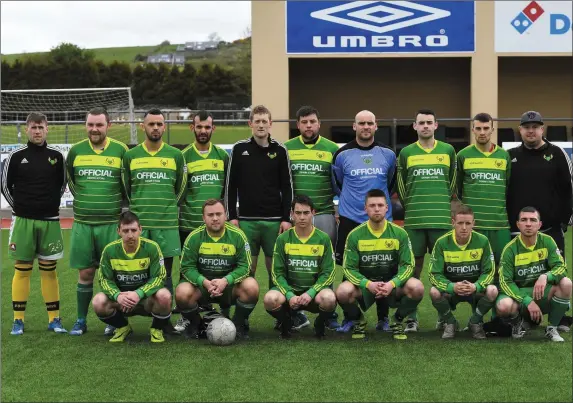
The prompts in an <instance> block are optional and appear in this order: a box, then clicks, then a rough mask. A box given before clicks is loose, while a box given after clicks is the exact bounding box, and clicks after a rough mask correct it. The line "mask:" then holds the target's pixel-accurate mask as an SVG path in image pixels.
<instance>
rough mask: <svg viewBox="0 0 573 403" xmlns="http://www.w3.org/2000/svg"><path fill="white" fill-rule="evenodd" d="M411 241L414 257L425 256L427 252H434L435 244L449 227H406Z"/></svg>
mask: <svg viewBox="0 0 573 403" xmlns="http://www.w3.org/2000/svg"><path fill="white" fill-rule="evenodd" d="M404 229H405V230H406V233H407V234H408V237H409V238H410V242H411V243H412V252H413V253H414V257H424V255H425V254H426V252H427V253H432V250H433V249H434V245H435V243H436V241H437V240H438V238H439V237H441V236H442V235H444V234H445V233H446V232H448V231H450V230H449V229H438V228H425V229H413V228H404Z"/></svg>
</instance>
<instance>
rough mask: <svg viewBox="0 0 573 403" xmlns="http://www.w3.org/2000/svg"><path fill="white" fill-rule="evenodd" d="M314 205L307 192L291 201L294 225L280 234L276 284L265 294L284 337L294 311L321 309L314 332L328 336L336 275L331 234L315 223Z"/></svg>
mask: <svg viewBox="0 0 573 403" xmlns="http://www.w3.org/2000/svg"><path fill="white" fill-rule="evenodd" d="M314 214H315V209H314V205H313V202H312V200H311V199H310V198H309V197H308V196H295V197H294V199H293V202H292V217H293V221H294V227H293V228H290V229H289V230H287V231H285V232H283V233H282V234H280V235H279V237H278V238H277V242H276V244H275V250H274V254H273V268H272V276H273V283H274V284H275V286H274V287H273V288H271V289H270V290H269V291H268V292H267V293H266V295H265V300H264V303H265V309H266V310H267V312H268V313H269V314H271V315H272V316H273V317H274V318H275V319H276V320H277V321H278V322H279V323H280V324H281V337H283V338H288V337H290V331H291V325H292V321H291V312H293V311H294V312H296V311H298V310H303V309H305V310H307V311H311V312H315V313H318V317H317V318H316V320H315V321H314V332H315V335H316V336H317V337H319V338H322V337H324V336H325V334H324V330H325V328H326V322H327V321H328V320H329V319H330V318H332V313H333V312H334V310H335V309H336V297H335V295H334V292H333V291H332V289H331V288H330V286H331V285H332V283H333V281H334V277H335V275H336V271H335V265H334V256H333V255H334V253H333V250H332V242H331V241H330V238H329V236H328V235H327V234H326V233H325V232H323V231H321V230H320V229H318V228H316V227H315V226H314V225H313V224H312V223H313V218H314Z"/></svg>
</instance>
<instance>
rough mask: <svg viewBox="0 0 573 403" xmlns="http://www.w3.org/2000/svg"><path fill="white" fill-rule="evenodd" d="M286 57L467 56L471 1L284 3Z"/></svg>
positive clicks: (472, 37)
mask: <svg viewBox="0 0 573 403" xmlns="http://www.w3.org/2000/svg"><path fill="white" fill-rule="evenodd" d="M286 7H287V9H286V16H287V23H286V27H287V33H286V36H287V53H295V54H296V53H389V52H425V53H428V52H440V53H441V52H473V51H474V50H475V29H474V27H475V6H474V2H473V1H462V2H458V1H423V2H422V1H420V2H415V1H351V2H348V1H347V2H342V1H336V2H333V1H287V2H286Z"/></svg>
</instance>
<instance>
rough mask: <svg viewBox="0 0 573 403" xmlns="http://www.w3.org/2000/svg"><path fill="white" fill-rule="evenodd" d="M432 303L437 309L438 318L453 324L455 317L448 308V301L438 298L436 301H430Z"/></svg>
mask: <svg viewBox="0 0 573 403" xmlns="http://www.w3.org/2000/svg"><path fill="white" fill-rule="evenodd" d="M432 305H433V306H434V308H436V310H437V311H438V314H439V315H440V318H441V319H442V320H443V321H444V322H446V323H447V324H455V323H456V318H455V317H454V314H453V313H452V309H451V308H450V302H449V301H448V300H447V299H445V298H442V299H439V300H438V301H432Z"/></svg>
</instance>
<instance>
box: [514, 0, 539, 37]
mask: <svg viewBox="0 0 573 403" xmlns="http://www.w3.org/2000/svg"><path fill="white" fill-rule="evenodd" d="M544 12H545V10H544V9H543V8H541V6H540V5H539V4H538V3H537V2H536V1H532V2H531V3H529V4H528V5H527V7H525V8H524V9H523V11H522V12H521V13H519V14H518V15H517V17H515V18H514V19H513V21H511V26H512V27H513V28H515V30H516V31H517V32H519V33H520V34H523V33H524V32H525V31H527V29H529V27H530V26H531V25H533V23H534V22H535V21H537V19H538V18H539V17H541V16H542V15H543V13H544Z"/></svg>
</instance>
